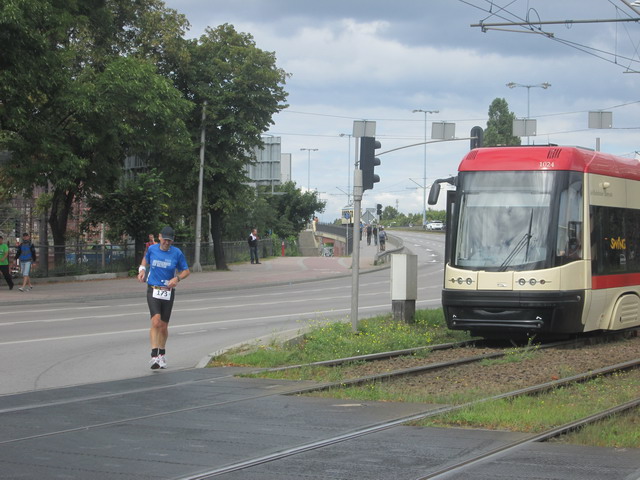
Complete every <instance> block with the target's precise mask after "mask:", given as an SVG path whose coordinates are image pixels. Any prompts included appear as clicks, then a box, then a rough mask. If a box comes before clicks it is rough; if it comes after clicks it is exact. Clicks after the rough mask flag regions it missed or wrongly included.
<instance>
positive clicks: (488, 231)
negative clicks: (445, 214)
mask: <svg viewBox="0 0 640 480" xmlns="http://www.w3.org/2000/svg"><path fill="white" fill-rule="evenodd" d="M581 179H582V176H581V175H580V174H579V173H577V172H565V171H536V172H531V171H514V172H493V171H484V172H461V174H460V176H459V183H458V200H457V203H458V205H457V207H458V209H457V222H454V223H457V229H456V231H455V233H454V232H452V233H454V235H455V243H454V245H453V251H452V263H453V265H454V266H456V267H458V268H466V269H470V270H489V271H509V270H531V269H540V268H548V267H551V266H554V265H560V264H563V263H567V262H569V261H573V260H576V259H579V258H581V256H582V249H581V248H580V244H581V239H582V180H581ZM572 256H573V257H572Z"/></svg>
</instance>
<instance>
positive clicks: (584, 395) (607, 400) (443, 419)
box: [420, 371, 640, 448]
mask: <svg viewBox="0 0 640 480" xmlns="http://www.w3.org/2000/svg"><path fill="white" fill-rule="evenodd" d="M639 391H640V373H639V372H637V371H634V372H629V373H618V374H616V375H613V376H608V377H598V378H596V379H594V380H591V381H589V382H586V383H581V384H576V385H572V386H569V387H561V388H557V389H555V390H553V391H551V392H549V393H546V394H542V395H532V396H523V397H516V398H513V399H500V400H495V401H492V402H484V403H481V404H479V405H475V406H472V407H469V408H464V409H461V410H458V411H455V412H452V413H449V414H446V415H442V416H439V417H436V418H428V419H425V420H424V421H423V422H420V424H421V425H429V426H456V427H467V428H488V429H493V430H510V431H521V432H540V431H544V430H546V429H549V428H553V427H557V426H559V425H563V424H565V423H569V422H571V421H574V420H577V419H579V418H583V417H586V416H588V415H591V414H593V413H596V412H597V411H599V410H603V409H606V408H610V407H613V406H615V405H617V404H619V403H623V402H626V401H629V400H631V399H633V398H636V397H637V396H638V392H639ZM612 422H613V423H614V424H615V425H616V429H617V430H621V429H622V430H624V431H625V432H626V433H625V435H624V436H622V435H621V436H618V434H617V433H615V432H611V431H610V432H608V433H606V434H604V435H603V433H602V432H598V429H597V428H596V429H595V430H594V427H590V428H589V430H590V431H591V432H592V433H591V435H592V436H603V437H604V438H605V439H606V438H607V437H608V440H609V442H610V441H611V438H612V437H613V436H614V435H615V436H616V442H618V443H619V444H620V445H622V444H623V443H624V444H625V445H624V446H627V447H634V448H637V447H640V443H639V442H638V439H639V435H638V429H637V428H634V425H631V426H630V427H626V426H624V424H621V423H620V422H616V421H612ZM635 427H637V422H636V423H635ZM600 428H602V427H600ZM623 438H624V439H625V440H622V439H623ZM614 444H616V445H617V443H615V442H614ZM602 445H607V446H611V443H607V442H605V441H603V442H602Z"/></svg>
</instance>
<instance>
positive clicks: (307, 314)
mask: <svg viewBox="0 0 640 480" xmlns="http://www.w3.org/2000/svg"><path fill="white" fill-rule="evenodd" d="M439 302H440V298H438V299H434V300H424V301H420V302H416V303H420V304H426V303H429V304H439ZM381 308H387V309H388V308H389V304H388V303H384V304H381V305H369V306H367V307H360V308H359V309H358V311H363V310H376V309H381ZM350 312H351V308H337V309H332V310H316V311H312V312H297V313H288V314H283V315H270V316H268V317H263V316H261V317H243V318H237V319H231V320H213V321H210V322H202V323H189V324H184V325H176V324H175V322H174V323H172V324H171V331H172V332H175V331H176V330H178V329H187V328H199V327H200V328H201V327H205V326H210V325H211V326H218V325H222V324H229V323H245V322H254V321H267V320H285V319H289V318H292V317H297V318H300V319H301V320H303V319H306V318H313V317H317V316H322V317H325V316H327V315H330V316H333V317H335V316H336V315H338V314H346V313H350ZM148 331H149V328H148V327H146V328H134V329H131V330H118V331H115V332H101V333H88V334H82V335H65V336H61V337H47V338H36V339H28V340H15V341H10V342H0V345H21V344H25V343H42V342H52V341H62V340H75V339H78V338H91V337H105V336H112V335H128V334H132V333H141V332H148Z"/></svg>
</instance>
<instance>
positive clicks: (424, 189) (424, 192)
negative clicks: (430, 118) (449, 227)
mask: <svg viewBox="0 0 640 480" xmlns="http://www.w3.org/2000/svg"><path fill="white" fill-rule="evenodd" d="M418 112H422V113H424V172H423V176H422V228H424V226H425V225H426V224H427V113H440V110H422V109H419V108H418V109H415V110H413V113H418Z"/></svg>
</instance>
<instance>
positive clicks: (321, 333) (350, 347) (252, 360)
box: [210, 309, 469, 368]
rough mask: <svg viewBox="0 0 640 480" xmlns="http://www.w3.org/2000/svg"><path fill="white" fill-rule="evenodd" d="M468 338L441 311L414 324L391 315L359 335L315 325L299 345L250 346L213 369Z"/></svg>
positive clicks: (339, 326)
mask: <svg viewBox="0 0 640 480" xmlns="http://www.w3.org/2000/svg"><path fill="white" fill-rule="evenodd" d="M468 338H469V336H468V335H467V334H466V333H464V332H453V331H450V330H448V329H447V328H446V324H445V321H444V316H443V313H442V310H441V309H439V310H418V311H417V312H416V317H415V322H414V323H412V324H408V323H405V322H396V321H394V320H393V319H392V317H391V315H383V316H377V317H373V318H368V319H363V320H361V321H360V322H359V323H358V331H357V332H353V331H352V326H351V324H350V323H345V322H332V323H325V324H320V323H319V324H316V325H311V328H310V330H309V331H308V332H307V333H306V334H304V335H303V336H302V338H301V339H300V341H298V342H290V343H284V344H279V343H276V342H272V343H270V344H268V345H259V346H251V345H246V346H244V347H242V348H241V349H236V350H234V351H231V352H228V353H225V354H224V355H221V356H219V357H216V358H214V359H213V360H212V362H211V363H210V366H217V365H235V366H252V367H259V368H269V367H278V366H285V365H299V364H306V363H312V362H318V361H323V360H333V359H336V358H346V357H353V356H358V355H367V354H371V353H379V352H385V351H391V350H402V349H407V348H415V347H422V346H426V345H433V344H437V343H443V342H451V341H460V340H466V339H468Z"/></svg>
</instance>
